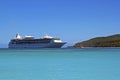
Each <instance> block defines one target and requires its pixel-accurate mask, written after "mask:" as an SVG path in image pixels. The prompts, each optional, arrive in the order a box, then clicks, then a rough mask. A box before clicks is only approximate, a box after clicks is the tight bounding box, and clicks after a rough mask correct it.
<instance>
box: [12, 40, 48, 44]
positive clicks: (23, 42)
mask: <svg viewBox="0 0 120 80" xmlns="http://www.w3.org/2000/svg"><path fill="white" fill-rule="evenodd" d="M49 42H50V41H48V42H12V44H39V43H49Z"/></svg>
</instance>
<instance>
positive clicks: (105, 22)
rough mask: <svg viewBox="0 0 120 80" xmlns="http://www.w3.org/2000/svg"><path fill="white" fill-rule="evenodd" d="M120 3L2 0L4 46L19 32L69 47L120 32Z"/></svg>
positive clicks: (0, 30)
mask: <svg viewBox="0 0 120 80" xmlns="http://www.w3.org/2000/svg"><path fill="white" fill-rule="evenodd" d="M119 3H120V1H119V0H0V37H1V38H0V43H1V44H7V43H8V42H9V40H10V39H11V38H13V37H14V35H15V34H16V33H20V34H21V35H22V36H25V35H33V36H35V37H37V38H39V37H41V36H43V35H44V34H48V35H51V36H53V37H59V38H61V39H62V40H64V41H67V42H68V43H69V44H73V43H76V42H79V41H84V40H87V39H90V38H93V37H97V36H107V35H112V34H119V33H120V4H119Z"/></svg>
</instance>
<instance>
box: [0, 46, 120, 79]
mask: <svg viewBox="0 0 120 80" xmlns="http://www.w3.org/2000/svg"><path fill="white" fill-rule="evenodd" d="M0 80H120V48H83V49H21V50H20V49H0Z"/></svg>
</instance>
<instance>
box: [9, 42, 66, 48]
mask: <svg viewBox="0 0 120 80" xmlns="http://www.w3.org/2000/svg"><path fill="white" fill-rule="evenodd" d="M64 44H65V43H48V44H9V48H23V49H24V48H61V47H62V46H63V45H64Z"/></svg>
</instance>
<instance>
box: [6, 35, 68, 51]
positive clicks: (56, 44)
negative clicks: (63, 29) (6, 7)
mask: <svg viewBox="0 0 120 80" xmlns="http://www.w3.org/2000/svg"><path fill="white" fill-rule="evenodd" d="M64 44H66V42H63V41H61V40H60V39H59V38H53V37H51V36H48V35H45V36H43V37H42V38H38V39H37V38H34V37H33V36H25V37H24V38H22V37H21V36H20V35H19V34H16V36H15V38H13V39H11V41H10V42H9V44H8V47H9V48H23V49H24V48H61V47H62V46H63V45H64Z"/></svg>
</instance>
